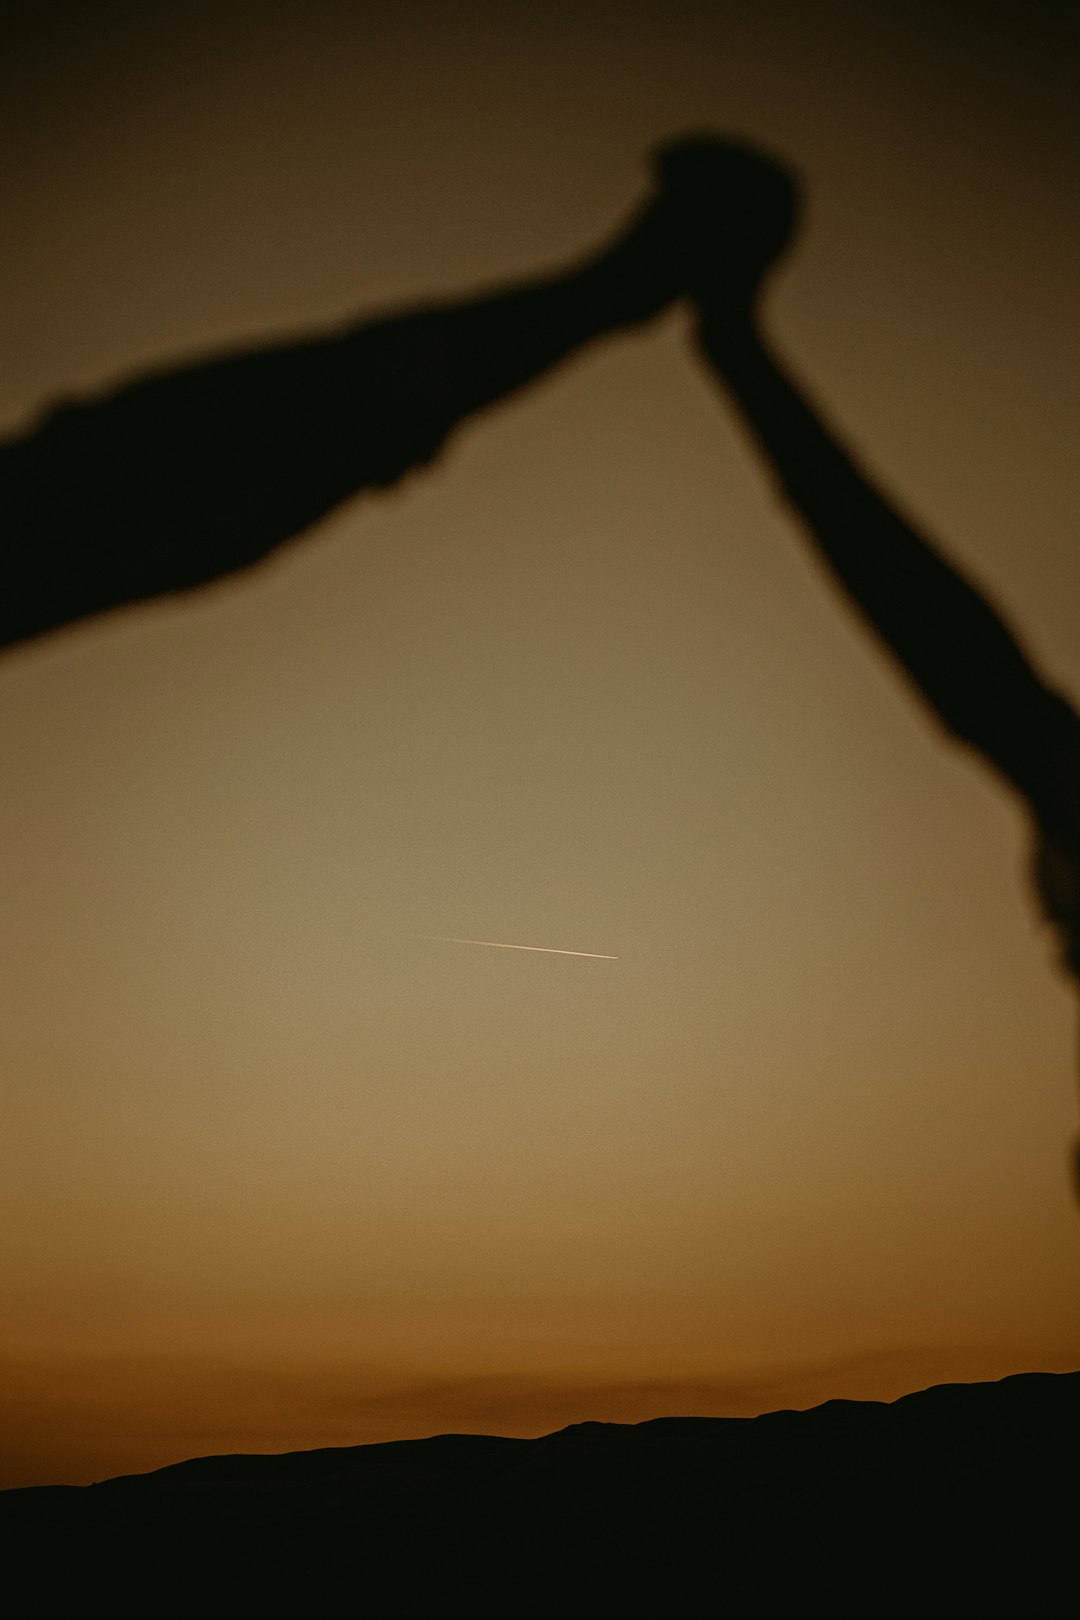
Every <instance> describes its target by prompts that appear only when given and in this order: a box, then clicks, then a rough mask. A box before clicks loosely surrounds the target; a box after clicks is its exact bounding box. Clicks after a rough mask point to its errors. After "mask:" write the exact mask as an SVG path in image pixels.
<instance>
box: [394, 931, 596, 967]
mask: <svg viewBox="0 0 1080 1620" xmlns="http://www.w3.org/2000/svg"><path fill="white" fill-rule="evenodd" d="M414 937H415V938H416V939H430V940H434V941H435V942H436V943H437V944H439V945H490V947H491V949H492V950H495V951H540V952H541V953H542V954H543V955H544V956H590V957H592V959H593V960H594V961H596V962H617V961H618V960H619V958H618V957H617V956H605V954H604V952H603V951H560V950H559V949H558V948H557V947H556V946H554V945H506V944H504V943H503V941H502V940H500V939H455V938H454V937H453V936H452V935H450V934H416V935H415V936H414Z"/></svg>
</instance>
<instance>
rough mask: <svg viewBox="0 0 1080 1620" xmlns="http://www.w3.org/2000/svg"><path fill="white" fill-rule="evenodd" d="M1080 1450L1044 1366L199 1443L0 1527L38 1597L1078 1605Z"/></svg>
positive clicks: (398, 1605)
mask: <svg viewBox="0 0 1080 1620" xmlns="http://www.w3.org/2000/svg"><path fill="white" fill-rule="evenodd" d="M1078 1463H1080V1373H1064V1374H1056V1375H1055V1374H1049V1373H1046V1374H1041V1373H1031V1374H1024V1375H1021V1376H1018V1377H1014V1378H1006V1379H1004V1380H1002V1381H1001V1382H1000V1383H995V1384H967V1385H965V1384H954V1385H942V1386H939V1387H937V1388H934V1389H928V1390H924V1391H922V1392H921V1393H919V1394H915V1395H907V1396H905V1397H904V1398H903V1399H902V1400H899V1401H895V1402H893V1403H892V1404H889V1405H886V1404H883V1403H881V1402H872V1401H828V1402H826V1404H825V1405H824V1406H819V1407H815V1408H814V1409H813V1410H811V1411H808V1412H788V1411H785V1412H771V1413H768V1414H767V1415H765V1416H763V1417H758V1418H677V1417H675V1418H657V1419H655V1420H654V1421H652V1422H649V1423H639V1424H634V1425H622V1424H609V1423H581V1424H575V1425H574V1426H573V1427H571V1428H568V1429H563V1430H561V1431H560V1432H559V1433H557V1434H551V1435H546V1436H544V1438H542V1439H539V1440H514V1439H500V1438H496V1437H493V1436H487V1435H440V1436H438V1437H436V1438H434V1439H430V1440H405V1441H396V1442H391V1443H389V1444H384V1445H372V1446H356V1447H342V1448H334V1449H332V1450H322V1451H304V1452H290V1453H287V1454H285V1455H283V1456H236V1457H203V1458H198V1459H195V1460H193V1461H190V1462H182V1463H177V1464H175V1465H173V1466H172V1467H169V1468H162V1469H159V1470H158V1471H157V1472H155V1473H152V1474H141V1475H129V1476H126V1477H124V1478H120V1479H113V1480H107V1481H105V1482H104V1483H102V1484H98V1485H89V1486H82V1487H80V1486H45V1487H38V1488H34V1489H28V1490H22V1491H5V1492H2V1493H0V1534H2V1535H3V1538H4V1552H3V1560H4V1562H3V1568H4V1572H5V1576H6V1579H7V1582H8V1583H12V1582H14V1581H15V1580H16V1579H17V1578H18V1576H19V1575H24V1576H25V1575H29V1576H30V1577H31V1579H32V1582H33V1591H34V1597H33V1601H32V1603H31V1604H30V1606H28V1607H26V1608H19V1609H18V1611H17V1612H19V1613H27V1614H29V1613H52V1612H61V1611H60V1610H58V1609H55V1608H54V1605H55V1604H57V1603H58V1602H61V1601H62V1602H63V1603H64V1605H65V1609H66V1607H67V1606H68V1605H70V1604H71V1602H72V1601H73V1600H81V1599H87V1600H89V1599H90V1598H92V1597H93V1598H97V1599H99V1600H100V1599H102V1598H104V1599H105V1601H106V1603H107V1605H108V1606H109V1607H110V1608H111V1609H112V1610H113V1612H115V1611H116V1610H117V1609H119V1608H123V1609H124V1611H125V1612H142V1613H146V1614H154V1613H157V1612H163V1611H166V1610H169V1609H171V1608H173V1607H174V1606H176V1605H177V1604H182V1605H183V1606H184V1608H185V1610H188V1609H190V1611H191V1612H193V1613H200V1614H207V1613H230V1614H238V1615H244V1614H246V1613H248V1612H252V1606H254V1605H257V1606H258V1607H259V1608H260V1610H262V1609H266V1608H269V1609H270V1610H271V1611H273V1610H275V1609H277V1608H280V1609H281V1610H282V1611H283V1612H284V1611H286V1610H288V1611H290V1612H304V1610H305V1608H306V1607H307V1606H310V1605H311V1604H312V1603H314V1604H316V1606H317V1607H316V1611H315V1612H320V1613H321V1612H329V1608H328V1607H324V1606H329V1605H330V1604H332V1605H333V1608H334V1612H339V1611H341V1612H347V1613H359V1614H366V1613H370V1614H373V1615H376V1614H377V1615H394V1614H414V1613H415V1614H438V1613H442V1612H443V1611H444V1610H445V1611H447V1612H450V1611H451V1610H453V1611H456V1610H457V1609H458V1608H460V1607H462V1606H463V1607H464V1610H465V1612H466V1613H468V1612H470V1611H471V1612H478V1611H482V1612H485V1613H497V1614H505V1615H507V1616H513V1615H516V1614H523V1613H545V1614H546V1613H566V1612H569V1613H582V1614H584V1613H590V1614H600V1615H603V1614H608V1613H611V1614H615V1613H620V1614H622V1613H637V1612H641V1613H651V1614H658V1615H669V1614H670V1615H673V1616H681V1615H713V1614H731V1615H751V1614H757V1613H761V1614H772V1613H780V1612H783V1613H785V1614H789V1613H800V1612H802V1609H803V1607H804V1606H805V1607H806V1608H807V1610H810V1609H813V1610H814V1611H817V1610H819V1609H823V1610H824V1612H825V1613H827V1614H828V1613H830V1612H831V1613H836V1612H838V1611H841V1610H842V1611H843V1612H845V1613H860V1614H864V1615H867V1616H873V1615H878V1614H887V1613H891V1612H893V1611H894V1609H896V1610H899V1609H902V1610H903V1611H904V1612H906V1613H919V1614H927V1613H942V1614H944V1613H949V1614H954V1615H969V1614H974V1613H975V1612H980V1613H982V1612H984V1610H985V1606H986V1604H987V1602H989V1604H990V1610H989V1612H998V1611H999V1610H1000V1612H1009V1613H1013V1614H1018V1615H1019V1614H1024V1615H1049V1614H1058V1613H1062V1614H1071V1613H1073V1612H1075V1605H1076V1581H1075V1574H1074V1571H1075V1569H1076V1564H1077V1557H1076V1554H1077V1549H1078V1547H1080V1486H1078ZM1055 1585H1057V1586H1058V1587H1059V1591H1058V1593H1057V1594H1056V1595H1054V1596H1051V1593H1052V1592H1053V1590H1054V1587H1055ZM781 1606H782V1607H781ZM976 1606H977V1607H976Z"/></svg>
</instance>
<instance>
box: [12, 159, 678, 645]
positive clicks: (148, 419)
mask: <svg viewBox="0 0 1080 1620" xmlns="http://www.w3.org/2000/svg"><path fill="white" fill-rule="evenodd" d="M671 212H672V207H671V204H670V202H669V201H668V199H667V198H666V197H665V195H664V194H663V192H662V191H659V192H657V193H656V194H655V195H654V197H653V199H652V200H651V201H650V202H648V203H647V204H646V205H645V206H644V207H643V208H642V209H641V211H640V212H639V213H638V214H637V215H636V216H635V217H634V219H633V220H632V221H631V223H630V224H629V226H628V227H626V228H624V229H623V231H622V232H621V233H620V234H619V235H618V236H617V238H616V239H615V240H614V241H613V242H612V243H611V244H610V245H608V246H606V247H605V248H604V249H602V250H601V251H599V252H597V253H594V254H593V255H591V256H589V257H587V258H584V259H582V260H581V261H580V262H578V263H575V264H573V265H572V266H570V267H569V268H568V269H566V270H562V271H559V272H557V273H554V274H551V275H549V276H546V277H543V278H538V279H536V280H534V281H530V282H528V283H525V284H523V285H519V286H516V287H512V288H508V289H506V290H497V291H495V292H493V293H491V294H489V295H487V296H482V297H478V298H472V299H465V300H461V301H458V302H454V303H447V304H444V305H441V306H436V305H427V306H422V307H419V308H415V309H411V310H406V311H404V312H403V313H400V314H395V315H392V316H390V317H388V318H385V319H379V320H375V321H368V322H360V323H358V324H356V325H353V326H349V327H345V328H342V329H341V330H338V331H333V332H329V333H320V334H318V335H315V336H309V337H305V338H304V339H303V340H301V341H298V342H292V343H281V344H276V345H273V346H270V347H265V348H257V349H251V350H248V351H246V352H239V353H235V354H232V355H226V356H224V357H221V358H215V359H211V360H209V361H207V362H205V363H202V364H196V365H192V366H190V367H187V368H183V369H174V370H163V371H160V372H157V373H151V374H149V375H146V376H143V377H140V378H137V379H135V380H132V381H130V382H129V383H128V384H127V385H126V386H121V387H119V388H117V389H116V390H115V391H113V392H110V393H108V394H106V395H104V396H102V397H99V398H95V399H90V400H87V401H85V402H79V403H73V404H65V405H63V406H62V407H61V408H59V409H57V410H56V411H55V412H54V413H53V414H52V415H50V416H48V417H47V418H46V419H45V420H44V421H43V422H42V423H41V424H40V425H39V426H38V427H37V428H36V429H35V430H34V431H31V432H30V433H28V434H27V435H26V436H25V437H23V438H21V439H18V440H15V441H9V442H7V443H5V444H0V646H5V645H11V644H13V643H16V642H20V641H24V640H26V639H27V638H29V637H33V636H36V635H39V634H40V633H42V632H44V631H48V630H52V629H55V628H56V627H58V626H60V625H64V624H67V623H69V622H71V621H72V620H77V619H82V618H85V617H86V616H87V615H90V614H95V613H100V612H102V611H105V610H107V609H110V608H115V607H118V606H120V605H122V604H124V603H130V602H134V601H138V600H141V599H144V598H149V597H156V596H160V595H163V594H165V593H168V592H172V591H182V590H188V589H190V588H191V587H193V586H198V585H203V584H205V583H207V582H208V581H211V580H215V579H218V578H220V577H221V576H222V575H226V574H231V573H234V572H235V571H236V570H238V569H244V568H247V567H249V566H250V565H252V564H254V563H257V562H259V561H260V560H261V559H263V558H265V557H267V556H268V555H269V554H270V553H272V552H273V551H274V550H275V549H276V548H277V547H278V546H280V545H281V544H282V543H283V542H284V541H286V540H288V539H290V538H291V537H293V536H295V535H297V534H300V533H301V532H303V531H304V530H305V529H307V528H309V527H310V526H311V525H312V524H314V523H316V522H318V520H319V519H320V518H322V517H324V516H325V515H326V514H327V513H328V512H330V511H332V510H333V508H335V507H336V506H338V505H339V504H340V503H341V502H342V501H344V500H346V499H348V498H349V497H350V496H352V495H354V494H356V493H358V492H359V491H361V490H364V489H371V488H382V487H385V486H387V485H390V484H393V483H394V482H395V481H396V480H397V479H399V478H400V477H402V476H403V474H405V473H406V472H407V471H408V470H409V469H410V468H414V467H419V466H422V465H424V464H425V463H426V462H428V461H430V460H431V458H432V457H433V456H434V455H435V454H436V452H437V451H438V450H439V448H440V447H441V446H442V445H443V444H444V443H445V441H446V440H447V438H448V437H449V436H450V434H451V433H452V432H453V431H454V429H455V428H456V427H457V426H458V424H459V423H461V422H462V421H464V420H465V419H466V418H467V417H469V416H471V415H472V414H473V413H475V412H477V411H480V410H482V409H483V408H484V407H486V406H489V405H492V404H494V403H495V402H496V401H498V400H500V399H502V398H504V397H505V396H506V395H508V394H510V393H513V392H514V391H515V390H517V389H519V388H521V387H522V386H523V385H524V384H526V383H529V382H531V381H532V380H534V379H535V378H538V377H540V376H541V375H542V374H543V373H544V372H546V371H548V370H550V369H551V368H552V367H553V366H555V365H557V364H558V363H559V362H560V361H562V360H564V359H565V358H566V357H567V356H568V355H570V354H571V353H572V352H573V351H574V350H576V349H578V348H580V347H581V346H582V345H583V344H586V343H589V342H591V341H592V340H594V339H596V338H598V337H600V336H602V335H604V334H606V333H610V332H614V331H617V330H618V329H620V328H623V327H628V326H633V325H636V324H637V323H639V322H641V321H644V320H647V319H648V318H649V317H650V316H652V315H654V314H656V313H657V312H658V311H659V310H661V309H663V308H664V306H665V305H667V304H668V303H670V302H671V300H672V299H674V298H675V297H676V296H678V295H679V294H680V293H681V292H682V290H683V285H682V282H681V281H680V265H679V263H678V255H677V252H676V251H675V247H676V246H677V232H673V230H672V221H671V218H670V216H671Z"/></svg>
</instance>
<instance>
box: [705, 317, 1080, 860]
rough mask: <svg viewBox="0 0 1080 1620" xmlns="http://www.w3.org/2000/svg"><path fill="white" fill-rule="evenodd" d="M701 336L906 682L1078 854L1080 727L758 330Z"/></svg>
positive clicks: (785, 489)
mask: <svg viewBox="0 0 1080 1620" xmlns="http://www.w3.org/2000/svg"><path fill="white" fill-rule="evenodd" d="M726 314H727V312H725V315H726ZM700 336H701V345H702V349H703V351H704V353H705V355H706V357H707V358H708V360H709V361H710V363H711V364H712V366H713V368H714V370H715V371H716V373H717V374H718V376H719V377H720V378H721V379H722V381H723V383H724V385H725V387H726V389H727V391H728V393H729V394H730V396H731V398H732V399H733V400H734V402H735V404H736V406H737V408H738V410H739V412H740V414H741V416H742V418H743V420H744V422H745V423H746V425H747V426H748V427H749V429H750V431H751V433H752V435H753V437H754V439H755V440H756V442H757V444H758V446H759V448H760V449H761V450H762V451H763V452H764V454H765V456H766V459H767V461H768V463H769V465H770V467H771V468H772V470H773V472H774V474H775V477H776V479H777V482H778V484H779V486H780V490H781V492H782V494H783V496H784V498H785V499H786V501H787V502H788V504H789V505H790V506H791V507H792V508H793V509H794V511H795V513H796V515H797V516H798V517H799V518H800V519H801V520H802V524H803V526H804V528H805V530H806V532H807V534H808V536H809V537H810V539H811V541H812V542H813V545H814V548H815V551H816V553H817V555H818V557H819V558H820V559H821V561H822V562H823V563H824V564H825V565H826V567H827V568H828V570H829V572H830V574H831V575H832V577H833V579H834V581H835V582H836V583H837V584H839V585H840V586H841V587H842V588H843V590H844V591H845V593H846V594H847V596H848V598H849V600H850V601H851V603H852V604H853V605H854V606H855V607H856V608H857V609H858V611H859V612H860V614H861V615H862V617H863V619H864V621H865V623H866V624H867V625H868V626H869V627H870V629H871V630H873V631H874V632H875V634H876V635H877V637H878V639H879V640H880V641H881V642H882V643H883V644H884V646H885V647H886V649H887V650H888V651H889V652H890V653H891V654H892V657H893V659H894V660H895V662H896V663H897V664H898V666H899V668H900V670H901V672H902V673H903V674H904V675H905V676H906V677H907V679H908V681H909V682H910V683H911V684H912V686H913V687H914V688H915V690H916V692H917V693H919V694H920V695H921V697H922V698H923V699H924V700H925V702H926V704H927V705H928V706H929V708H930V710H931V712H932V713H933V714H934V715H935V716H936V717H937V718H938V719H939V720H940V722H941V723H942V725H943V726H944V727H945V728H946V730H947V731H949V732H950V733H951V734H952V736H953V737H954V738H955V739H957V740H958V741H960V742H962V743H965V744H967V745H968V746H970V747H971V748H973V749H975V750H976V751H977V752H978V753H979V754H980V755H981V756H982V758H983V759H984V760H985V761H986V763H987V764H988V765H990V766H991V767H992V768H993V769H994V770H996V771H997V772H998V773H999V774H1000V775H1001V776H1003V777H1004V778H1005V779H1006V781H1007V782H1008V783H1009V785H1010V786H1011V787H1013V788H1014V789H1015V790H1016V791H1017V792H1018V793H1019V794H1020V796H1021V797H1022V798H1023V800H1024V801H1025V802H1026V803H1027V804H1028V805H1029V806H1030V807H1031V809H1032V810H1033V811H1034V813H1035V815H1036V817H1037V819H1038V821H1039V823H1040V825H1041V826H1042V827H1043V829H1044V830H1045V832H1046V833H1047V834H1049V835H1051V836H1054V835H1055V834H1056V835H1057V837H1058V838H1060V839H1061V840H1063V841H1066V842H1067V841H1069V840H1070V839H1071V840H1072V842H1073V843H1074V844H1075V843H1076V841H1077V839H1078V836H1080V718H1078V716H1077V715H1076V713H1075V712H1074V711H1073V709H1072V708H1071V707H1070V705H1069V704H1068V703H1067V702H1066V700H1065V699H1064V698H1063V697H1062V696H1061V694H1060V693H1058V692H1057V691H1055V690H1054V688H1053V687H1052V686H1051V685H1050V684H1049V683H1048V682H1047V681H1046V680H1045V679H1044V677H1043V676H1042V675H1041V674H1040V673H1039V672H1038V670H1037V669H1036V667H1035V665H1034V664H1033V662H1032V661H1031V659H1030V658H1029V656H1028V655H1027V654H1026V653H1025V652H1024V650H1023V649H1022V648H1021V646H1020V643H1019V641H1018V640H1017V638H1016V636H1015V635H1014V633H1013V632H1012V631H1011V630H1010V628H1009V627H1008V625H1007V624H1006V622H1005V620H1004V618H1003V617H1002V615H1001V614H1000V613H999V612H998V611H997V610H996V609H995V608H994V607H993V606H991V604H990V603H989V601H988V600H987V599H986V597H985V596H984V595H983V594H982V593H981V592H980V591H979V590H978V589H977V588H976V587H975V586H974V585H972V584H971V583H970V582H969V581H968V580H966V579H965V578H964V577H963V575H962V574H961V572H960V570H959V569H958V568H957V567H956V566H955V565H954V564H952V563H951V562H949V561H948V560H947V559H946V558H945V557H944V556H943V555H942V553H941V552H940V551H939V550H938V549H937V547H936V546H935V545H934V544H933V542H932V541H930V540H929V539H928V538H927V537H926V535H924V534H922V533H920V532H919V530H918V529H916V528H915V526H914V525H913V524H912V523H910V522H909V521H908V520H907V518H906V517H905V516H904V515H903V514H902V513H901V512H900V511H899V510H898V508H897V507H896V506H895V505H893V504H892V503H891V502H890V501H889V500H887V499H886V498H885V496H884V495H882V493H881V492H880V491H879V490H878V489H877V488H876V487H875V485H874V484H873V483H872V482H871V481H870V479H869V478H868V477H867V475H866V474H865V473H864V472H863V471H862V470H861V469H860V467H859V465H858V463H857V462H856V461H855V459H854V457H853V456H852V455H851V454H850V453H849V452H848V451H847V450H846V449H845V448H844V447H842V445H841V444H840V442H839V441H838V439H837V438H836V436H835V435H834V434H833V432H832V431H831V430H830V429H829V428H828V427H826V426H825V423H824V422H823V420H822V417H821V414H820V413H819V412H818V411H817V410H816V409H815V408H814V407H813V406H811V404H810V403H809V401H808V399H807V397H806V395H805V394H804V393H803V392H802V390H801V389H800V388H799V387H798V386H797V385H796V384H795V382H794V381H793V380H792V378H791V376H790V375H789V373H788V372H787V370H786V369H785V367H784V366H783V365H782V363H781V362H780V361H779V360H778V359H777V357H776V356H775V354H774V352H773V351H772V349H771V348H770V346H769V344H768V342H767V341H766V339H765V338H764V337H763V336H762V334H761V332H760V330H759V328H758V327H757V325H756V324H755V323H754V322H753V321H750V320H744V321H741V322H735V323H733V322H732V321H731V320H730V319H729V318H721V319H720V320H716V319H715V318H714V317H712V316H711V315H710V311H709V309H708V307H707V306H706V307H705V310H704V313H703V316H702V324H701V332H700Z"/></svg>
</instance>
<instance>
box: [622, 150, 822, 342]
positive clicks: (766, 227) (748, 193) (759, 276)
mask: <svg viewBox="0 0 1080 1620" xmlns="http://www.w3.org/2000/svg"><path fill="white" fill-rule="evenodd" d="M654 161H655V164H656V172H657V175H658V178H659V181H660V188H661V189H660V206H659V208H658V214H659V215H660V216H661V219H660V223H662V224H663V226H664V227H665V228H666V231H667V234H668V241H669V252H670V253H671V254H672V255H673V256H674V257H675V258H676V259H677V260H678V262H679V264H680V265H681V270H682V278H683V287H684V290H685V291H686V292H688V293H689V294H690V295H691V296H692V297H693V298H695V299H696V300H697V301H698V302H699V303H701V304H703V305H706V306H708V307H710V308H713V307H715V306H716V305H717V304H718V303H723V302H728V303H732V304H734V305H736V306H738V305H741V306H742V308H743V310H744V311H746V310H748V309H750V308H752V306H753V304H754V302H755V300H756V298H757V295H758V292H759V291H760V288H761V284H762V281H763V280H764V278H765V276H766V274H767V273H768V271H769V270H770V269H771V268H772V266H773V265H774V264H775V262H776V261H777V259H778V258H779V257H780V255H781V254H782V253H783V252H784V250H785V248H786V247H787V246H788V244H789V242H790V241H791V239H792V237H793V235H794V232H795V227H796V224H797V222H798V203H799V192H798V186H797V183H796V181H795V178H794V176H793V175H792V174H791V173H790V172H789V171H788V170H787V169H786V168H785V167H783V166H782V165H781V164H780V163H779V162H778V161H777V160H776V159H775V158H773V157H771V156H769V155H768V154H767V153H765V152H761V151H758V150H757V149H756V148H754V147H752V146H746V145H743V144H742V143H740V142H737V141H729V140H721V139H719V138H718V137H715V136H708V135H699V136H691V137H688V138H684V139H682V140H678V141H673V142H671V143H670V144H669V145H667V146H663V147H661V148H660V150H659V151H658V152H657V153H656V155H655V159H654Z"/></svg>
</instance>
